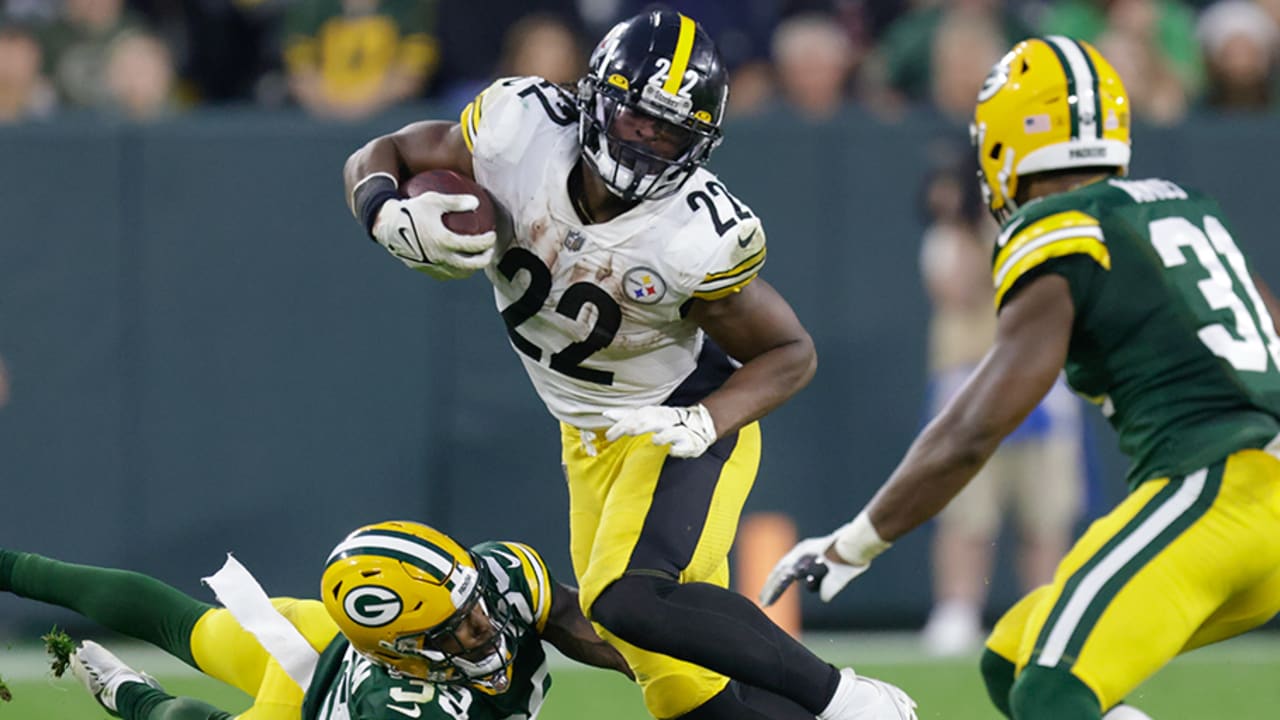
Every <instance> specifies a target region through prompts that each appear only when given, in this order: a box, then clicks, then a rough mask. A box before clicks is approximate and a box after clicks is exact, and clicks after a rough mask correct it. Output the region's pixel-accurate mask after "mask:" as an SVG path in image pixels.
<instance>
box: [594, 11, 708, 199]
mask: <svg viewBox="0 0 1280 720" xmlns="http://www.w3.org/2000/svg"><path fill="white" fill-rule="evenodd" d="M728 99H729V78H728V74H727V73H726V72H725V69H724V64H723V62H722V61H721V59H720V53H719V52H718V51H717V50H716V47H715V43H713V42H712V41H711V38H710V37H709V36H708V35H707V33H706V31H704V30H703V29H702V28H701V27H700V26H699V25H698V24H697V23H696V22H694V21H693V20H692V19H690V18H689V17H687V16H685V15H681V14H680V13H678V12H675V11H672V10H654V11H651V12H647V13H643V14H640V15H636V16H635V17H632V18H629V19H627V20H624V21H622V22H620V23H618V24H617V25H615V26H614V27H613V29H611V30H610V31H609V33H608V34H607V35H605V37H604V39H603V40H601V41H600V44H599V45H597V46H596V49H595V51H594V52H593V53H592V54H591V61H590V63H589V69H588V71H587V75H586V77H584V78H582V80H580V81H579V82H578V104H579V109H580V110H581V117H582V119H581V123H580V126H579V138H580V140H581V143H582V153H583V157H584V158H585V159H586V161H587V162H588V163H589V164H590V165H591V167H592V168H594V169H595V171H596V172H597V173H599V175H600V177H601V178H602V179H603V180H604V182H605V184H606V185H607V186H608V187H609V189H610V190H611V191H612V192H613V193H614V194H616V195H618V196H619V197H621V198H623V199H624V200H641V199H656V198H662V197H667V196H669V195H671V194H672V193H674V192H675V191H676V190H678V189H679V188H680V186H681V185H682V184H684V182H685V181H686V180H688V179H689V177H690V176H691V175H692V174H693V173H694V171H695V170H697V169H698V167H699V166H701V165H702V164H703V163H705V162H706V161H707V158H708V157H709V156H710V155H711V151H712V149H714V148H715V146H716V145H718V144H719V143H720V137H721V136H720V121H721V119H722V118H723V117H724V108H725V103H726V102H727V101H728Z"/></svg>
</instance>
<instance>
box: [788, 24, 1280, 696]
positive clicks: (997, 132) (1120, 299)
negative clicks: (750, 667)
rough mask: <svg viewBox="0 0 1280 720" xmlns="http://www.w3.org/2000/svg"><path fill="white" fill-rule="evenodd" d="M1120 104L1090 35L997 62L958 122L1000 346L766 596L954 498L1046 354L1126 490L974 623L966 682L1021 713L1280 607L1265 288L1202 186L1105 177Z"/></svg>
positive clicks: (1114, 679) (1124, 677) (855, 568)
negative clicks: (985, 243) (878, 482)
mask: <svg viewBox="0 0 1280 720" xmlns="http://www.w3.org/2000/svg"><path fill="white" fill-rule="evenodd" d="M1129 119H1130V116H1129V104H1128V98H1127V96H1126V95H1125V90H1124V87H1123V85H1122V84H1121V82H1120V78H1119V76H1118V75H1117V74H1116V72H1115V70H1114V69H1113V68H1112V67H1111V65H1110V64H1109V63H1108V62H1107V61H1106V60H1105V59H1104V58H1103V57H1102V56H1101V55H1100V54H1099V53H1098V52H1097V50H1095V49H1094V48H1093V47H1092V46H1090V45H1088V44H1086V43H1083V42H1077V41H1074V40H1071V39H1069V38H1065V37H1060V36H1050V37H1048V38H1044V39H1033V40H1028V41H1025V42H1022V43H1019V44H1018V45H1017V46H1016V47H1015V48H1014V49H1013V51H1012V52H1010V53H1009V54H1008V55H1006V56H1005V57H1004V59H1003V60H1001V61H1000V63H998V64H997V65H996V67H995V68H994V69H993V70H992V72H991V75H990V76H989V77H988V79H987V81H986V84H985V85H984V87H983V89H982V92H981V93H980V95H979V97H978V106H977V110H976V112H975V117H974V124H973V138H974V143H975V146H976V149H977V152H978V157H979V161H980V163H981V168H982V171H981V178H980V179H981V182H982V186H983V190H984V192H985V194H986V197H987V204H988V206H989V208H990V209H991V211H992V212H993V213H994V214H995V215H996V217H997V218H998V219H999V220H1000V221H1001V222H1002V223H1003V230H1002V231H1001V233H1000V236H999V239H998V241H997V243H996V247H995V252H994V259H993V268H992V275H993V282H994V286H995V289H996V305H997V308H998V310H999V321H998V335H997V339H996V343H995V346H994V347H993V348H992V349H991V351H990V352H989V353H988V354H987V355H986V357H985V359H984V360H983V362H982V364H981V365H980V366H979V367H978V369H977V371H976V372H975V373H974V375H973V376H972V377H971V378H970V380H969V381H968V383H967V384H966V385H965V387H964V388H963V389H962V390H961V391H960V393H959V395H958V396H957V397H956V398H955V399H954V400H953V401H952V402H951V403H950V404H949V405H948V406H947V407H946V409H945V410H944V411H943V412H942V414H941V415H940V416H939V417H938V418H937V419H936V420H934V421H933V422H932V423H930V424H929V426H928V427H926V428H925V430H924V431H923V432H922V433H921V434H920V436H919V437H918V438H917V439H916V441H915V442H914V443H913V444H912V445H911V448H910V449H909V450H908V451H907V454H906V457H904V458H903V460H902V462H901V464H899V466H898V468H897V469H896V470H895V471H894V473H893V475H892V476H891V477H890V478H889V480H888V482H886V483H885V485H884V486H883V487H882V488H880V490H879V492H877V493H876V495H875V497H873V498H872V499H871V501H870V503H869V504H868V505H867V507H866V509H864V510H863V511H862V512H861V513H860V514H859V515H858V516H857V517H856V518H855V519H854V520H853V521H852V522H851V523H849V524H847V525H845V526H843V527H841V528H840V529H838V530H837V531H836V532H834V533H832V534H831V535H828V536H826V537H823V538H811V539H808V540H804V541H802V542H801V543H800V544H799V545H797V546H796V548H794V549H793V550H792V551H791V552H790V553H788V555H787V556H786V557H784V558H783V560H782V561H780V562H779V564H778V566H777V567H776V568H775V569H774V573H773V574H772V575H771V577H770V580H769V582H768V583H767V584H766V588H765V592H764V599H766V600H770V599H772V598H775V597H776V596H777V594H778V593H780V592H781V591H782V589H783V588H785V587H786V585H787V584H789V583H790V582H791V581H793V580H795V579H797V578H801V579H804V580H805V581H806V582H807V583H808V584H809V585H810V586H811V587H814V588H816V589H818V590H819V592H820V593H821V595H822V597H823V599H829V598H830V597H831V596H833V595H834V594H835V593H836V592H838V591H839V590H840V589H841V588H842V587H844V585H845V584H846V583H848V582H849V581H850V580H851V579H853V578H854V577H856V576H857V575H859V574H861V573H862V572H863V571H865V570H866V568H867V566H868V564H869V563H870V562H871V560H872V558H874V557H876V556H877V555H878V554H880V553H881V552H883V551H884V550H885V549H887V548H888V547H889V542H890V541H893V540H896V539H898V538H899V537H901V536H902V535H903V534H905V533H907V532H908V531H910V530H911V529H912V528H915V527H916V526H918V525H920V524H921V523H923V522H924V521H925V520H927V519H929V518H930V517H932V516H933V515H935V514H936V513H937V512H938V511H939V510H940V509H941V508H942V507H943V506H944V505H945V504H946V503H947V502H948V501H949V500H950V499H951V498H952V497H953V496H954V495H955V494H956V493H957V492H959V490H960V489H961V488H962V487H963V486H964V484H965V483H966V482H968V480H969V478H971V477H972V476H973V475H974V473H975V472H976V471H977V470H978V468H979V467H981V466H982V463H983V462H984V461H985V460H986V459H987V458H988V457H989V456H990V455H991V453H992V452H993V451H994V450H995V448H996V446H997V445H998V444H999V443H1000V440H1001V439H1002V438H1003V437H1004V436H1005V435H1006V434H1008V433H1009V432H1010V431H1011V430H1012V429H1013V428H1015V427H1016V426H1017V425H1018V424H1019V423H1020V422H1021V421H1022V419H1023V418H1024V417H1026V415H1027V413H1028V412H1030V410H1031V409H1032V408H1033V407H1035V405H1036V403H1037V402H1039V400H1040V398H1041V397H1042V396H1043V395H1044V394H1045V393H1046V392H1047V391H1048V390H1049V388H1050V387H1051V386H1052V385H1053V382H1054V378H1055V377H1056V376H1057V374H1058V372H1059V370H1061V369H1062V368H1064V367H1065V368H1066V372H1067V378H1068V380H1069V382H1070V383H1071V385H1072V387H1073V388H1074V389H1075V390H1076V391H1078V392H1079V393H1081V394H1082V395H1085V396H1086V397H1089V398H1092V399H1093V400H1094V401H1095V402H1097V403H1098V405H1100V407H1101V409H1102V412H1103V414H1104V415H1105V416H1106V417H1107V418H1108V420H1109V421H1110V423H1111V424H1112V426H1113V427H1115V429H1116V432H1117V433H1118V434H1119V439H1120V447H1121V449H1122V450H1123V451H1124V452H1125V453H1126V454H1127V455H1128V456H1129V457H1130V458H1131V459H1132V461H1133V465H1132V469H1131V470H1130V473H1129V478H1128V481H1129V485H1130V489H1131V493H1130V494H1129V496H1128V498H1127V499H1125V500H1124V501H1123V502H1122V503H1120V505H1118V506H1117V507H1116V508H1115V509H1114V510H1112V511H1111V513H1110V514H1108V515H1106V516H1105V517H1103V518H1101V519H1100V520H1098V521H1097V522H1095V523H1094V524H1093V525H1092V526H1091V527H1090V528H1089V529H1088V531H1087V532H1086V533H1085V535H1084V536H1083V537H1082V538H1080V540H1079V541H1078V542H1077V543H1076V544H1075V546H1074V547H1073V548H1072V550H1071V551H1070V553H1069V554H1068V555H1067V557H1066V558H1065V559H1064V560H1063V561H1062V563H1061V564H1060V565H1059V566H1058V570H1057V573H1056V575H1055V577H1054V580H1053V582H1052V584H1050V585H1047V586H1044V587H1041V588H1039V589H1038V590H1035V591H1033V592H1031V593H1030V594H1028V595H1027V596H1026V597H1025V598H1023V599H1022V600H1021V601H1020V602H1019V603H1018V604H1016V605H1015V606H1014V607H1013V608H1012V609H1011V610H1009V612H1008V613H1006V614H1005V616H1004V617H1003V618H1002V619H1001V620H1000V622H999V623H998V624H997V625H996V627H995V629H994V631H993V632H992V634H991V637H990V639H989V640H988V642H987V652H986V653H985V655H984V656H983V661H982V672H983V677H984V678H985V680H986V684H987V689H988V691H989V693H990V695H991V698H992V700H993V702H994V703H995V705H996V706H997V707H998V708H999V709H1000V711H1001V712H1003V713H1004V714H1005V715H1008V716H1010V717H1013V718H1016V719H1017V720H1027V719H1028V718H1030V719H1033V720H1086V719H1090V718H1092V719H1094V720H1096V719H1097V718H1099V717H1101V716H1102V715H1103V714H1104V713H1106V715H1107V717H1108V718H1120V717H1142V716H1141V714H1140V713H1137V711H1135V710H1132V709H1129V708H1126V707H1124V706H1121V705H1118V703H1120V701H1121V700H1122V699H1123V698H1124V697H1125V696H1126V695H1127V694H1129V693H1130V692H1131V691H1132V690H1133V689H1134V688H1136V687H1137V686H1138V685H1139V684H1140V683H1141V682H1142V681H1143V680H1145V679H1146V678H1147V677H1149V676H1150V675H1152V674H1153V673H1155V672H1156V671H1157V670H1158V669H1160V668H1161V667H1162V666H1163V665H1164V664H1165V663H1167V662H1168V661H1169V660H1170V659H1172V658H1173V657H1174V656H1176V655H1178V654H1180V653H1183V652H1187V651H1189V650H1192V649H1195V648H1197V647H1200V646H1202V645H1206V644H1209V643H1212V642H1216V641H1219V640H1223V639H1225V638H1229V637H1232V636H1234V635H1238V634H1240V633H1243V632H1245V631H1247V630H1249V629H1251V628H1254V627H1257V626H1258V625H1261V624H1262V623H1264V622H1266V621H1267V620H1268V619H1269V618H1271V617H1272V616H1273V615H1274V614H1275V613H1276V611H1277V609H1280V459H1277V458H1278V456H1280V443H1277V435H1278V434H1280V419H1278V418H1280V338H1278V337H1277V334H1276V327H1275V323H1274V322H1273V318H1274V317H1275V312H1276V308H1275V303H1274V301H1273V300H1272V299H1271V295H1270V293H1269V292H1268V291H1267V289H1266V288H1265V287H1264V286H1263V285H1262V284H1261V283H1260V282H1258V281H1257V280H1256V278H1254V276H1253V274H1252V273H1251V271H1250V269H1249V265H1248V263H1247V262H1246V260H1245V258H1244V256H1243V255H1242V254H1241V252H1240V250H1239V249H1238V248H1237V246H1236V242H1235V240H1234V239H1233V238H1232V235H1231V233H1230V231H1229V230H1228V226H1227V224H1226V219H1225V217H1224V216H1223V213H1222V210H1221V208H1219V207H1218V205H1217V203H1216V202H1214V201H1213V200H1212V199H1211V198H1209V197H1207V196H1205V195H1203V194H1201V193H1199V192H1197V191H1195V190H1192V189H1189V188H1186V187H1183V186H1181V185H1177V184H1175V183H1173V182H1170V181H1168V180H1160V179H1147V180H1125V179H1122V177H1123V175H1124V174H1125V170H1126V168H1127V166H1128V164H1129ZM1015 678H1016V680H1015ZM1135 713H1137V714H1135Z"/></svg>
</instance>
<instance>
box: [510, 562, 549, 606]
mask: <svg viewBox="0 0 1280 720" xmlns="http://www.w3.org/2000/svg"><path fill="white" fill-rule="evenodd" d="M507 547H508V548H509V549H511V550H512V551H514V552H515V553H516V554H517V555H519V556H520V559H521V561H522V562H524V564H526V565H528V566H529V567H531V568H533V574H534V576H535V577H536V578H537V582H538V587H537V591H538V607H537V609H536V610H535V611H534V620H535V621H537V620H540V619H542V618H543V617H544V616H545V615H546V613H547V602H548V600H549V599H550V597H551V588H550V587H548V582H547V575H546V571H545V570H544V569H543V567H542V562H541V561H540V560H538V557H537V555H536V553H534V552H533V550H532V549H531V548H529V546H527V545H524V544H523V543H507Z"/></svg>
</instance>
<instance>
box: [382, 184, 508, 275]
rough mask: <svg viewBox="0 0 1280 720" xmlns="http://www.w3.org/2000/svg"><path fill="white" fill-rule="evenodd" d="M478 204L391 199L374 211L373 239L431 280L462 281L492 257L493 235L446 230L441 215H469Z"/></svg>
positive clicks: (458, 198)
mask: <svg viewBox="0 0 1280 720" xmlns="http://www.w3.org/2000/svg"><path fill="white" fill-rule="evenodd" d="M479 206H480V199H479V198H477V197H476V196H475V195H445V194H442V193H438V192H425V193H422V194H421V195H418V196H417V197H412V198H407V199H403V200H401V199H392V200H388V201H386V202H385V203H383V205H382V207H381V208H379V209H378V219H377V220H376V221H375V222H374V223H373V239H374V240H377V241H378V244H379V245H381V246H383V247H384V248H386V249H387V250H388V251H389V252H390V253H391V254H392V255H395V256H396V257H398V258H400V259H401V260H403V261H404V263H405V264H406V265H408V266H409V267H412V268H414V269H415V270H421V271H423V272H426V273H427V274H429V275H432V276H433V277H439V278H445V279H452V278H457V277H466V276H467V275H470V274H471V273H472V272H474V271H476V270H480V269H482V268H484V267H485V266H486V265H488V264H489V261H490V260H492V259H493V244H494V243H495V242H496V241H497V239H498V234H497V233H496V232H494V231H492V230H491V231H489V232H487V233H482V234H480V235H462V234H460V233H456V232H454V231H452V230H450V229H449V228H447V227H445V226H444V220H443V219H442V218H441V216H442V215H444V214H445V213H451V212H470V211H472V210H475V209H476V208H477V207H479Z"/></svg>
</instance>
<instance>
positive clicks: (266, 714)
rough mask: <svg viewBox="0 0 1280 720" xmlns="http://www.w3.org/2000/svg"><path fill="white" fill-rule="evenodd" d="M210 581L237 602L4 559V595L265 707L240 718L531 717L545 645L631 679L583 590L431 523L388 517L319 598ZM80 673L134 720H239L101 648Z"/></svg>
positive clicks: (544, 686) (120, 576)
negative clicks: (140, 644) (79, 619)
mask: <svg viewBox="0 0 1280 720" xmlns="http://www.w3.org/2000/svg"><path fill="white" fill-rule="evenodd" d="M205 580H206V582H207V583H208V584H209V585H210V586H211V587H213V588H214V589H215V591H216V592H217V594H218V597H219V599H221V600H222V601H223V602H224V604H225V605H226V607H223V608H218V607H215V606H212V605H209V604H208V603H204V602H201V601H199V600H196V599H195V598H192V597H189V596H188V595H186V594H184V593H182V592H180V591H178V590H177V589H175V588H173V587H170V586H168V585H166V584H164V583H162V582H160V581H158V580H155V579H153V578H151V577H148V576H146V575H141V574H139V573H134V572H129V571H125V570H114V569H110V568H99V567H92V566H87V565H72V564H70V563H65V562H60V561H58V560H54V559H52V558H47V557H43V556H40V555H34V554H30V553H20V552H13V551H9V550H2V549H0V591H7V592H11V593H13V594H14V595H18V596H20V597H25V598H30V599H33V600H41V601H44V602H48V603H53V604H55V605H61V606H62V607H66V608H70V609H72V610H75V611H76V612H78V613H80V614H82V615H84V616H85V617H88V618H90V619H92V620H95V621H97V622H99V623H101V624H102V625H104V626H106V627H108V628H110V629H112V630H115V631H116V632H120V633H123V634H125V635H128V636H131V637H135V638H138V639H140V640H145V641H147V642H149V643H151V644H153V645H156V646H157V647H159V648H161V649H163V650H165V651H166V652H168V653H169V654H170V655H173V656H174V657H176V658H178V659H179V660H182V661H183V662H185V663H187V664H188V665H190V666H192V667H194V668H195V669H197V670H199V671H200V672H202V673H204V674H206V675H208V676H210V677H214V678H217V679H219V680H222V681H223V682H226V683H228V684H230V685H233V686H235V687H237V688H239V689H240V690H243V691H244V692H245V693H247V694H248V695H249V696H250V697H252V698H253V699H254V701H253V706H252V707H250V708H249V709H248V710H246V711H245V712H243V713H241V714H240V715H237V716H235V717H237V718H239V720H399V719H401V718H403V717H411V718H418V719H419V720H504V719H508V718H509V719H510V720H519V719H521V718H531V717H534V716H535V715H536V714H537V712H538V708H539V706H541V704H542V701H543V698H544V697H545V696H546V693H547V691H548V689H549V688H550V686H551V678H550V677H549V676H548V674H547V665H546V656H545V654H544V651H543V648H542V642H541V641H542V640H546V641H547V642H550V643H551V644H552V645H554V646H556V648H557V649H559V650H560V651H561V652H563V653H564V654H565V655H566V656H568V657H570V658H573V659H575V660H579V661H581V662H585V663H588V664H591V665H596V666H599V667H605V668H611V669H614V670H618V671H619V672H622V673H625V674H627V675H628V676H629V675H630V671H629V670H628V669H627V667H626V664H625V662H624V661H623V659H622V657H621V656H620V655H619V654H618V653H617V651H616V650H614V649H613V648H612V647H610V646H609V645H607V644H605V643H604V642H602V641H601V640H600V638H599V637H598V636H597V635H596V634H595V632H594V631H593V630H592V628H591V625H590V624H589V623H588V622H587V620H586V618H584V617H583V616H582V613H581V611H580V610H579V609H578V604H577V593H576V592H574V590H573V589H572V588H569V587H566V586H564V585H561V584H559V583H557V582H555V581H554V580H553V579H552V578H551V576H550V575H549V574H548V573H547V569H546V566H545V565H544V564H543V562H542V558H541V557H539V555H538V553H537V552H535V551H534V550H533V548H531V547H529V546H527V545H523V544H521V543H514V542H487V543H482V544H480V545H477V546H475V547H473V548H471V549H470V550H468V549H466V548H463V547H462V546H461V545H459V544H458V543H457V542H455V541H454V540H453V539H452V538H450V537H449V536H447V535H445V534H443V533H441V532H439V531H438V530H435V529H433V528H430V527H427V526H425V525H420V524H418V523H411V522H384V523H378V524H375V525H367V526H365V527H362V528H359V529H357V530H356V531H355V532H353V533H351V534H350V535H348V536H347V537H346V538H345V539H344V540H343V541H342V542H341V543H339V544H338V545H337V547H335V548H334V549H333V551H332V552H331V553H330V554H329V559H328V562H327V563H326V566H325V570H324V575H323V577H322V578H321V596H322V598H323V600H295V599H293V598H274V599H271V600H268V599H267V597H266V595H265V594H263V593H262V590H261V588H260V587H258V585H257V583H256V581H254V580H253V579H252V576H249V575H248V574H247V572H246V571H244V569H243V568H242V567H241V566H240V565H239V564H238V563H236V562H234V560H229V561H228V564H227V566H225V567H224V568H223V569H222V570H221V571H219V572H218V573H217V574H215V575H214V576H212V577H210V578H206V579H205ZM71 667H72V670H73V671H74V672H75V674H76V676H77V677H79V678H80V680H81V681H82V682H83V683H84V684H85V686H86V687H87V688H88V689H89V691H90V692H91V693H93V695H94V697H96V698H97V699H98V701H99V702H100V703H102V705H103V706H104V707H106V708H107V710H109V711H111V713H112V714H114V715H117V716H118V717H123V718H125V720H225V719H229V718H231V717H232V715H231V714H230V713H227V712H224V711H222V710H219V709H217V708H214V707H212V706H210V705H207V704H205V703H203V702H201V701H199V700H195V699H192V698H185V697H181V698H179V697H173V696H172V695H169V694H167V693H165V692H164V691H163V690H162V689H160V687H159V685H158V684H157V683H156V682H155V681H154V680H153V679H151V678H150V677H148V676H146V675H144V674H142V673H139V672H137V671H135V670H133V669H131V668H129V667H128V666H127V665H125V664H124V663H123V662H121V661H120V659H119V658H117V657H115V656H114V655H113V654H111V653H110V652H109V651H107V650H106V648H103V647H102V646H101V645H98V644H97V643H94V642H92V641H85V642H84V643H83V644H82V645H81V647H80V648H79V649H78V650H76V652H75V653H74V654H73V655H72V658H71Z"/></svg>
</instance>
